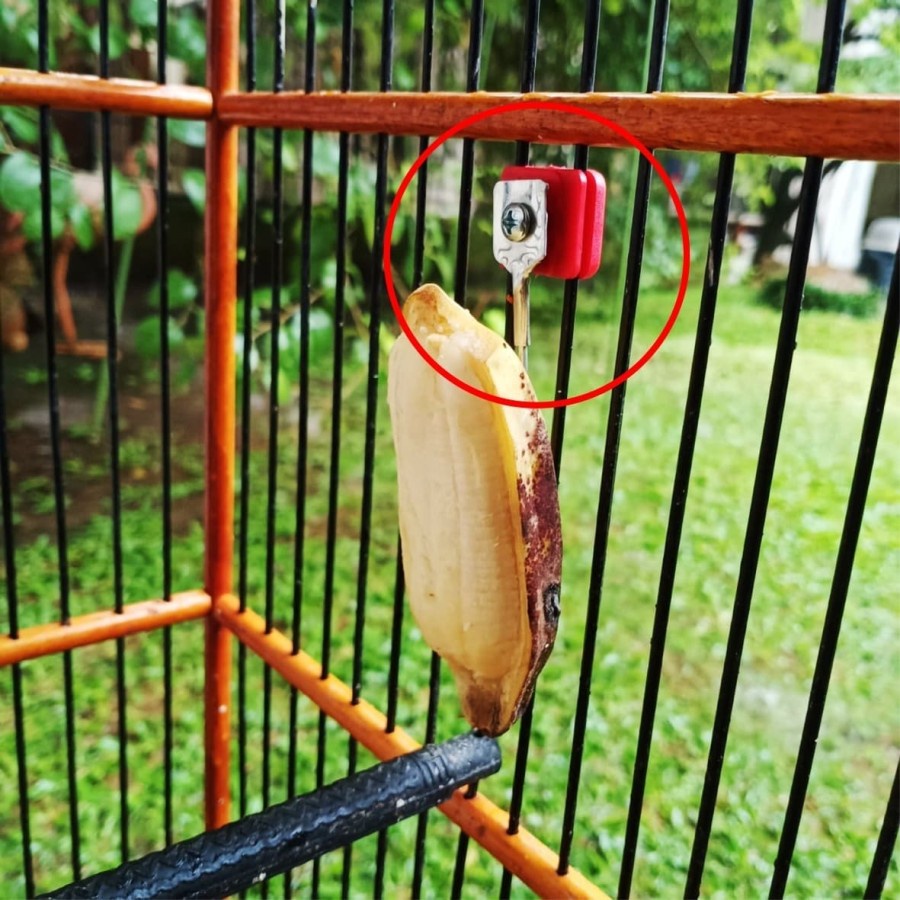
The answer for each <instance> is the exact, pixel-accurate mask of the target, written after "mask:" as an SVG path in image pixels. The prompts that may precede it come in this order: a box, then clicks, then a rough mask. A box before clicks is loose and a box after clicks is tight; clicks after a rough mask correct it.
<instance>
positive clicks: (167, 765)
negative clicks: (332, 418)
mask: <svg viewBox="0 0 900 900" xmlns="http://www.w3.org/2000/svg"><path fill="white" fill-rule="evenodd" d="M156 16H157V18H156V34H157V42H156V43H157V50H156V54H157V55H156V67H157V68H156V78H157V81H158V82H159V83H160V84H165V83H166V56H167V54H168V49H167V48H168V41H167V33H166V32H167V27H168V4H167V3H160V4H158V6H157V11H156ZM156 162H157V192H158V194H159V209H158V210H157V215H156V228H157V230H156V262H157V265H156V268H157V272H158V276H159V348H160V428H161V430H162V447H161V453H162V495H163V496H162V533H163V547H162V550H163V558H162V569H163V571H162V575H163V598H164V599H165V600H169V599H171V596H172V424H171V391H170V387H171V378H170V370H169V130H168V120H167V119H166V118H165V116H160V117H159V118H158V119H157V120H156ZM162 652H163V782H164V783H163V794H164V797H163V803H164V810H163V832H164V835H165V843H166V846H167V847H168V846H170V845H171V844H172V842H173V840H174V835H173V825H172V823H173V808H172V796H173V788H172V766H173V755H172V749H173V746H174V730H173V716H172V629H171V627H167V628H164V629H163V633H162Z"/></svg>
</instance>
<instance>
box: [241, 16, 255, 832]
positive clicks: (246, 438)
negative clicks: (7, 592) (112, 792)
mask: <svg viewBox="0 0 900 900" xmlns="http://www.w3.org/2000/svg"><path fill="white" fill-rule="evenodd" d="M246 26H247V32H246V47H247V57H246V62H245V66H246V89H247V91H251V92H252V91H255V90H256V0H247V11H246ZM255 269H256V129H255V128H248V129H247V202H246V207H245V209H244V309H243V321H242V323H241V335H242V344H243V348H242V356H241V462H240V470H241V476H240V477H241V499H240V511H239V533H238V602H239V604H240V608H241V610H242V611H243V610H245V609H246V608H247V575H248V571H247V568H248V560H247V557H248V552H249V543H250V443H251V440H252V437H251V435H252V431H251V408H250V399H251V393H252V391H251V384H250V379H251V378H252V377H253V370H252V366H251V359H252V353H253V287H254V284H255V280H256V279H255ZM237 705H238V815H239V816H240V818H244V816H246V815H247V806H248V804H247V800H248V798H247V647H246V646H245V644H244V643H243V641H239V642H238V680H237Z"/></svg>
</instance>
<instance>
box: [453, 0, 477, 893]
mask: <svg viewBox="0 0 900 900" xmlns="http://www.w3.org/2000/svg"><path fill="white" fill-rule="evenodd" d="M483 38H484V0H472V13H471V19H470V22H469V54H468V60H467V62H466V91H467V92H469V93H472V92H474V91H477V90H478V82H479V79H480V76H481V44H482V40H483ZM474 173H475V141H474V140H473V139H472V138H466V139H465V140H464V141H463V148H462V174H461V176H460V183H459V213H458V215H457V217H456V224H457V233H456V274H455V277H454V280H453V298H454V300H456V302H457V303H458V304H460V306H465V305H466V281H467V279H468V275H469V231H470V228H471V222H472V182H473V179H474ZM470 789H471V790H472V791H473V792H474V791H475V790H477V785H472V786H471V788H470ZM468 850H469V835H468V834H466V832H464V831H460V833H459V843H458V844H457V848H456V866H455V868H454V873H453V894H452V895H453V896H454V897H458V896H459V894H460V893H461V891H462V887H463V883H464V881H465V867H466V854H467V853H468Z"/></svg>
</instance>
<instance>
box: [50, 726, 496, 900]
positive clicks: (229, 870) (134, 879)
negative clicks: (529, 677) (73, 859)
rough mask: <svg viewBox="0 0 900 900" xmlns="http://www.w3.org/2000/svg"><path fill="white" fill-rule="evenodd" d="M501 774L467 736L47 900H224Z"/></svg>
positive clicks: (477, 738)
mask: <svg viewBox="0 0 900 900" xmlns="http://www.w3.org/2000/svg"><path fill="white" fill-rule="evenodd" d="M499 768H500V749H499V747H498V746H497V743H496V741H494V740H493V739H491V738H488V737H484V736H482V735H478V734H474V733H472V734H465V735H461V736H460V737H456V738H453V739H452V740H449V741H447V742H446V743H443V744H437V745H430V746H428V747H424V748H423V749H421V750H417V751H416V752H415V753H410V754H407V755H406V756H399V757H397V758H396V759H392V760H390V761H389V762H386V763H381V764H380V765H377V766H374V767H373V768H371V769H367V770H366V771H365V772H360V773H359V774H357V775H354V776H353V777H351V778H344V779H342V780H341V781H336V782H335V783H334V784H331V785H328V786H327V787H324V788H322V789H321V790H318V791H315V792H313V793H311V794H304V795H303V796H302V797H297V798H296V799H294V800H289V801H288V802H286V803H281V804H279V805H278V806H273V807H271V808H270V809H267V810H265V811H264V812H261V813H256V814H255V815H252V816H247V817H246V818H244V819H241V820H240V821H238V822H234V823H232V824H230V825H226V826H225V827H224V828H219V829H217V830H216V831H210V832H207V833H205V834H201V835H198V836H197V837H194V838H191V839H190V840H187V841H182V842H181V843H179V844H174V845H173V846H171V847H169V848H168V849H166V850H160V851H158V852H156V853H151V854H149V855H148V856H145V857H143V858H142V859H138V860H134V861H133V862H129V863H125V864H124V865H122V866H119V867H118V868H117V869H110V870H109V871H108V872H101V873H100V874H98V875H93V876H92V877H90V878H85V879H84V880H82V881H76V882H74V883H72V884H69V885H66V886H65V887H62V888H60V889H59V890H56V891H54V892H52V893H50V894H44V895H42V896H44V897H85V898H87V897H90V898H95V897H96V898H101V897H115V898H125V897H127V898H132V900H139V898H151V897H224V896H228V895H229V894H236V893H238V892H239V891H243V890H246V889H247V888H249V887H250V886H251V885H253V884H256V883H258V882H260V881H262V880H263V879H265V878H270V877H272V876H273V875H279V874H281V873H282V872H286V871H287V870H288V869H292V868H294V867H295V866H299V865H301V864H302V863H305V862H308V861H309V860H311V859H313V858H315V857H317V856H319V855H321V854H322V853H325V852H327V851H329V850H334V849H335V848H337V847H342V846H344V845H345V844H349V843H351V842H352V841H355V840H357V839H358V838H361V837H365V836H366V835H367V834H372V833H373V832H375V831H379V830H380V829H382V828H386V827H387V826H388V825H393V824H394V823H395V822H399V821H400V820H401V819H405V818H407V817H409V816H414V815H418V814H419V813H421V812H424V811H425V810H427V809H430V808H431V807H433V806H436V805H437V804H439V803H442V802H443V801H444V800H447V799H448V798H449V797H450V795H451V794H452V793H453V791H454V790H456V789H457V788H458V787H461V786H462V785H464V784H468V783H469V782H472V781H475V780H477V779H479V778H483V777H485V776H486V775H492V774H493V773H494V772H496V771H497V770H498V769H499Z"/></svg>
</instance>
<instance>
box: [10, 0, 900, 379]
mask: <svg viewBox="0 0 900 900" xmlns="http://www.w3.org/2000/svg"><path fill="white" fill-rule="evenodd" d="M308 2H312V3H313V4H314V5H315V0H286V9H285V23H286V28H287V42H286V43H287V56H286V87H287V88H288V89H299V88H301V87H302V84H303V71H304V66H305V62H306V60H305V46H306V27H307V3H308ZM823 3H824V0H756V3H755V5H754V15H753V28H752V37H751V48H750V54H749V59H748V69H747V79H746V90H748V91H762V90H782V91H798V90H804V91H808V90H814V89H815V83H816V76H817V67H818V59H819V46H818V42H819V37H818V36H817V35H816V34H815V33H814V31H815V28H814V27H811V26H810V24H809V23H810V21H811V18H810V16H811V15H812V13H813V12H814V8H815V7H817V6H821V5H822V4H823ZM256 6H257V23H256V24H257V35H258V37H257V44H256V54H255V58H256V71H255V73H254V75H255V79H254V80H255V84H256V86H257V88H258V89H260V90H266V89H269V88H270V87H271V86H272V82H273V73H274V47H275V40H274V29H275V3H274V2H268V0H258V2H257V4H256ZM735 6H736V4H735V3H733V2H730V3H725V2H722V0H672V3H671V11H670V16H669V28H668V37H667V43H666V59H665V69H664V79H663V88H664V89H665V90H683V91H724V90H726V89H727V85H728V77H729V69H730V65H731V44H732V39H733V30H734V18H735ZM342 7H343V4H341V3H337V2H334V3H321V4H318V5H317V6H316V40H315V44H316V55H317V60H316V87H317V89H322V90H335V89H338V88H339V87H340V70H341V45H342V30H343V21H342V15H343V12H342ZM49 9H50V40H49V44H48V54H49V64H50V67H51V69H59V70H62V71H70V72H95V71H97V69H98V52H99V44H100V35H99V8H98V0H73V2H66V3H51V4H50V5H49ZM353 10H354V11H353V35H352V37H353V65H352V73H353V74H352V87H353V89H355V90H377V89H378V86H379V69H380V59H381V53H382V40H381V24H382V14H383V10H382V0H355V2H354V7H353ZM246 14H247V10H246V8H245V9H244V20H245V24H246ZM652 14H653V0H604V2H603V4H602V12H601V29H600V41H599V47H598V65H597V72H596V89H597V90H599V91H641V90H644V88H645V74H644V70H645V59H646V55H647V41H648V29H649V23H650V21H651V19H652ZM37 16H38V13H37V4H36V3H34V0H5V2H4V3H3V4H2V6H0V64H2V65H9V66H24V67H28V68H36V67H37V60H38V31H37V24H38V23H37ZM524 16H525V10H524V4H523V3H522V2H521V0H487V2H486V3H485V19H484V40H483V50H482V56H481V74H480V84H479V87H480V88H481V89H483V90H490V91H513V92H515V91H518V90H519V87H520V83H521V67H522V56H523V48H524V46H525V39H526V35H525V33H524ZM584 16H585V3H584V0H543V3H542V4H541V11H540V22H539V41H538V58H537V76H536V88H537V90H539V91H577V90H578V89H579V86H580V76H581V64H582V46H581V42H582V30H583V26H582V23H583V21H584ZM157 17H158V7H157V0H123V2H120V3H111V4H110V31H109V49H110V57H111V62H112V71H113V73H114V74H116V75H122V76H131V77H141V78H153V77H154V76H155V71H154V67H153V65H152V61H153V58H154V54H155V52H156V47H157V44H156V27H157ZM394 17H395V18H394V31H393V36H394V44H393V61H392V74H393V88H394V89H395V90H415V89H418V88H419V86H420V85H421V83H422V65H423V57H422V34H423V30H424V27H425V11H424V5H423V4H421V3H414V2H403V3H397V4H396V6H395V9H394ZM204 18H205V4H204V3H203V2H202V0H179V2H177V3H175V2H171V3H170V8H169V10H168V28H167V49H168V59H169V73H170V77H172V78H174V79H178V78H184V79H185V80H187V81H188V82H192V83H203V79H204V70H205V66H206V58H207V53H208V48H207V43H206V35H205V22H204ZM814 19H815V16H814V15H813V16H812V20H814ZM470 25H471V23H470V5H469V4H467V3H465V2H462V0H436V2H435V52H434V61H433V66H432V73H431V74H432V87H433V89H435V90H444V91H458V90H463V89H465V86H466V58H467V53H468V42H469V33H470ZM819 30H820V31H821V27H820V26H819ZM845 42H846V45H847V47H848V48H849V47H851V46H853V45H857V46H859V47H862V46H863V45H865V47H866V48H867V49H866V52H864V53H845V58H844V60H843V61H842V63H841V67H840V71H839V77H838V88H839V89H841V90H845V91H897V90H898V89H900V67H898V66H897V65H896V59H897V52H898V49H900V0H858V2H856V3H851V4H850V10H849V14H848V24H847V28H846V30H845ZM245 49H246V48H245ZM245 61H246V54H245ZM249 76H250V73H248V72H246V71H244V72H243V74H242V84H247V83H248V79H249ZM153 128H154V123H153V122H152V121H151V120H148V121H147V124H146V138H147V139H148V140H152V138H153ZM169 136H170V139H171V140H172V141H174V142H176V143H180V144H183V145H185V146H186V147H194V148H200V147H202V146H203V144H204V142H205V133H204V127H203V125H202V123H192V122H178V121H175V120H172V121H170V123H169ZM256 140H257V143H258V149H257V158H258V160H259V161H260V164H259V170H258V173H257V175H258V181H257V198H258V200H259V215H260V222H261V229H260V235H261V238H260V246H258V247H257V259H258V261H259V262H260V263H261V266H260V269H261V271H262V273H263V277H271V273H268V275H266V268H265V267H266V261H267V259H268V253H267V252H266V251H265V249H264V247H262V244H263V243H264V241H265V240H266V237H265V236H266V234H267V232H266V228H267V227H268V225H269V223H271V219H272V208H271V197H272V157H273V153H272V150H273V145H272V135H271V132H270V131H268V130H260V131H258V132H257V137H256ZM37 141H38V134H37V121H36V115H35V114H34V113H31V112H26V111H22V110H20V109H15V108H11V107H6V108H3V109H0V205H3V206H5V207H6V208H7V209H10V210H18V211H24V212H25V214H26V215H25V225H24V227H25V230H26V233H27V234H28V236H29V238H32V239H34V238H37V236H38V232H39V227H38V223H39V217H38V190H37V185H38V180H36V179H37V165H36V156H35V151H36V148H37ZM51 146H52V154H53V178H54V191H53V197H54V204H53V222H52V225H53V233H54V235H58V234H59V233H61V231H62V230H63V229H69V230H70V231H71V232H72V233H73V234H74V236H75V237H76V238H77V239H78V241H79V243H80V244H81V245H82V246H83V247H87V246H89V245H90V243H91V241H92V239H93V232H92V230H91V228H90V227H89V226H88V222H87V216H86V213H85V210H84V209H83V208H82V207H81V206H80V205H79V203H78V201H77V198H75V197H74V195H73V193H72V191H71V190H70V181H71V169H70V167H69V165H68V159H67V154H66V147H65V144H64V142H63V140H62V139H61V137H60V135H59V134H58V133H57V132H56V131H55V130H54V131H53V132H52V134H51ZM392 146H393V154H392V160H391V164H392V167H393V169H392V173H391V178H392V183H396V178H395V176H399V174H400V173H401V170H402V169H404V168H405V167H406V165H408V163H409V161H410V159H411V156H412V155H413V154H414V151H415V149H416V142H415V140H414V139H409V140H406V139H398V140H396V141H394V142H393V145H392ZM480 152H481V156H480V157H479V167H478V177H479V179H480V180H481V182H483V183H482V185H481V187H482V190H483V191H485V190H487V189H488V188H489V185H490V183H491V182H492V180H494V179H495V178H496V176H497V173H498V172H499V168H500V166H501V165H502V164H503V163H504V162H508V161H509V158H508V157H509V152H508V148H506V149H504V148H498V147H497V145H487V144H485V145H481V150H480ZM302 154H303V151H302V134H300V133H298V132H286V133H285V136H284V149H283V168H284V173H285V196H286V197H287V198H289V200H288V209H287V227H288V230H289V232H290V234H289V236H288V238H289V240H290V241H297V240H298V238H299V235H298V233H297V232H298V229H299V216H298V215H297V214H296V204H295V201H294V199H293V198H296V197H298V196H299V195H300V179H301V173H302ZM596 156H597V159H599V160H602V161H603V163H604V164H606V163H608V167H607V168H606V169H605V171H606V172H607V177H608V180H615V181H616V184H615V185H614V186H612V185H611V190H610V197H611V198H613V197H614V196H615V197H617V198H618V202H617V204H616V205H615V206H614V207H613V206H611V208H610V212H609V215H610V218H609V220H608V228H607V247H606V249H605V251H604V256H605V259H606V263H605V268H606V267H607V266H609V268H610V269H612V271H615V264H616V261H617V259H618V257H619V256H620V255H621V246H622V239H623V235H625V233H626V231H627V222H626V217H627V214H628V209H630V202H629V200H628V193H629V188H628V187H627V185H628V184H629V183H630V176H631V161H630V157H631V154H627V153H624V152H620V151H614V152H612V151H600V152H599V153H598V154H596ZM675 156H677V155H673V158H674V157H675ZM681 156H682V159H681V160H679V161H678V162H677V165H685V161H684V157H686V156H688V155H681ZM692 157H693V162H692V163H691V166H692V168H693V178H692V180H691V182H690V184H685V186H684V193H683V200H684V201H685V205H686V208H687V210H688V215H689V218H695V219H698V220H702V219H703V217H704V216H705V215H706V214H707V212H708V210H709V208H710V206H711V203H712V196H713V189H714V179H715V170H716V165H717V160H716V158H715V156H714V155H713V154H694V155H692ZM538 158H541V159H543V160H544V161H547V162H554V163H566V162H569V161H570V159H569V157H568V155H567V153H566V152H564V151H562V150H559V149H549V150H546V151H543V150H542V151H540V152H539V157H538ZM373 160H374V141H372V140H371V139H369V138H356V139H354V141H353V144H352V162H351V169H350V173H349V174H350V222H349V236H350V241H351V252H350V256H349V259H350V262H349V269H348V273H347V283H346V290H347V298H348V301H349V303H350V304H351V311H352V312H355V313H356V316H355V322H356V324H357V326H358V327H359V328H360V329H361V328H362V327H363V324H362V323H363V317H361V316H359V315H358V312H359V307H360V306H361V305H362V304H364V302H365V297H366V295H367V280H368V279H369V277H370V272H369V266H368V265H367V258H368V256H369V253H370V251H371V247H372V242H373V239H374V226H373V222H374V199H373V197H372V185H373V183H374V165H373ZM314 161H315V171H316V185H315V191H314V194H315V197H316V208H315V210H314V212H313V218H314V228H313V240H314V246H313V260H314V264H313V271H312V273H311V282H312V289H313V299H314V301H316V302H319V304H320V305H319V309H320V310H322V311H323V313H322V316H319V317H318V319H317V322H318V325H319V327H320V330H327V328H329V327H330V325H329V322H328V321H327V317H328V316H329V315H330V313H329V310H328V300H329V298H330V297H331V296H333V289H334V285H335V278H336V272H335V267H334V259H333V247H334V240H335V239H336V224H335V220H336V202H337V201H336V198H337V175H338V171H337V168H338V158H337V140H336V138H335V137H334V136H333V135H316V136H315V140H314ZM743 163H744V164H743V165H742V166H741V167H740V168H739V170H738V177H737V181H736V194H737V195H738V197H739V198H740V200H741V202H742V203H743V204H744V205H746V206H747V207H750V208H753V209H759V210H762V211H764V212H765V211H766V210H773V211H774V210H775V209H776V208H780V207H781V206H783V205H784V196H783V188H782V185H784V184H785V183H786V182H788V181H789V180H790V179H789V178H785V173H786V172H789V171H790V170H791V167H795V166H796V165H797V164H798V161H796V160H787V159H774V160H773V159H770V158H767V157H748V158H746V159H745V160H743ZM444 164H445V165H447V166H450V165H452V159H451V160H446V159H445V163H444ZM172 174H173V176H174V179H173V180H174V181H175V183H176V184H177V185H178V186H179V187H180V188H181V190H183V192H184V193H185V195H186V196H187V197H188V198H189V199H190V200H191V202H192V203H193V204H194V205H195V206H196V208H197V209H198V210H200V211H201V212H202V208H203V203H204V188H205V181H204V175H203V172H202V170H200V169H192V168H182V169H181V170H180V171H177V170H174V171H173V173H172ZM29 186H30V188H29ZM131 189H132V188H130V186H129V184H128V183H126V182H125V181H124V180H120V182H119V183H118V184H117V189H116V196H120V197H121V199H122V201H123V202H125V201H127V200H128V198H129V196H130V195H129V190H131ZM484 195H485V196H488V195H489V194H488V193H485V194H484ZM114 199H115V198H114ZM455 213H456V210H455V206H454V205H453V204H450V205H448V206H447V209H446V216H445V218H444V220H443V221H436V222H429V226H428V232H427V242H428V254H427V255H428V258H429V260H430V261H431V265H432V266H433V270H432V273H431V274H432V277H435V276H437V277H442V278H444V280H445V281H447V280H449V277H450V268H451V267H450V264H449V263H448V262H447V260H448V258H449V257H448V255H447V253H448V251H449V249H450V248H452V247H453V245H454V239H455V222H454V217H455ZM654 215H655V217H656V218H655V220H654V221H653V222H651V228H650V229H649V232H648V234H650V235H651V237H653V236H655V238H654V239H657V240H659V235H660V233H661V231H660V230H661V229H662V232H664V231H665V229H666V228H674V227H675V223H674V220H673V219H672V218H671V217H668V216H667V215H666V214H665V212H664V211H663V209H662V207H660V208H659V209H656V208H654ZM116 219H117V221H125V217H124V213H121V214H120V215H117V216H116ZM413 225H414V223H413V221H412V215H411V213H407V214H404V215H401V216H400V218H399V219H398V223H397V229H396V234H395V236H396V239H397V241H398V242H399V243H400V244H401V245H405V246H406V247H407V248H409V247H411V240H412V234H413V230H414V229H413ZM95 227H96V226H95ZM663 243H664V242H663ZM695 244H697V245H698V246H700V247H702V245H703V244H704V242H703V241H702V240H700V241H695ZM289 246H296V243H293V244H289ZM450 255H451V256H452V253H451V254H450ZM398 256H399V257H402V253H398ZM295 257H296V255H291V254H288V258H287V260H286V269H285V272H284V273H283V277H284V284H285V291H284V294H283V297H284V302H285V306H286V308H287V310H288V317H287V319H286V323H285V324H286V326H287V327H285V328H284V329H282V335H284V336H285V337H283V340H285V341H290V340H292V339H293V338H292V336H296V334H297V328H296V327H295V325H296V323H295V322H293V321H292V319H291V317H290V312H291V309H292V304H294V303H296V301H297V299H298V285H299V283H300V274H301V273H300V272H299V261H298V259H296V258H295ZM667 259H668V256H667V254H666V253H665V252H664V251H663V250H660V252H659V253H655V252H654V253H648V255H647V256H646V257H645V261H646V266H645V269H646V275H647V277H649V278H652V277H654V275H656V276H658V277H659V278H662V279H663V280H665V279H668V278H671V277H675V276H677V272H675V271H669V269H667V268H666V267H665V266H663V268H659V267H657V268H656V269H654V265H655V263H654V260H662V261H663V262H665V261H666V260H667ZM475 264H477V260H476V261H475ZM610 264H611V265H610ZM661 265H662V264H661ZM669 268H671V267H669ZM198 271H199V269H198ZM195 276H196V273H193V274H187V275H185V274H184V273H177V274H176V282H177V284H176V285H175V287H176V288H178V289H177V290H175V289H174V288H172V286H171V285H170V295H171V296H172V297H174V298H175V299H176V301H177V304H176V305H177V309H175V310H174V312H175V319H174V323H173V324H174V327H175V328H176V329H180V328H181V327H182V326H183V325H186V324H188V323H191V322H192V323H193V327H194V328H196V327H199V324H200V322H201V321H202V319H201V316H202V297H201V292H200V291H191V290H188V289H187V288H186V287H185V284H186V282H187V281H190V280H191V279H192V278H194V277H195ZM179 279H180V280H179ZM154 296H155V295H153V294H151V300H153V297H154ZM267 298H268V289H267V288H263V287H260V288H258V289H257V292H256V294H255V298H254V299H255V303H256V305H257V306H258V307H259V308H260V310H259V311H260V315H259V316H258V317H257V326H258V327H257V330H256V332H255V335H256V339H255V347H256V350H257V352H256V354H255V356H254V359H255V360H256V361H257V362H258V364H259V365H258V369H259V371H260V372H264V371H265V368H266V367H265V365H264V363H265V359H266V357H267V355H268V349H267V341H268V340H269V337H268V335H269V328H268V324H267V313H266V308H267V306H268V302H269V301H268V299H267ZM157 331H158V329H155V328H154V325H153V323H152V320H147V321H146V322H144V323H141V327H140V329H139V332H138V337H139V338H140V339H141V340H142V341H143V344H145V345H146V346H143V350H144V351H145V352H146V354H147V356H148V358H149V357H152V355H153V354H154V353H155V349H156V346H157V345H156V344H155V343H154V341H155V340H156V338H155V334H156V332H157ZM141 336H143V338H141ZM173 343H174V344H178V345H179V346H180V347H185V346H196V344H195V343H191V342H181V341H180V334H179V333H176V334H175V336H174V340H173ZM320 343H321V345H322V346H323V347H327V342H326V341H321V342H320ZM362 343H363V344H364V342H362ZM139 349H140V348H139ZM282 358H283V359H286V360H292V359H293V356H292V354H291V352H288V349H286V348H283V353H282Z"/></svg>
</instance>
